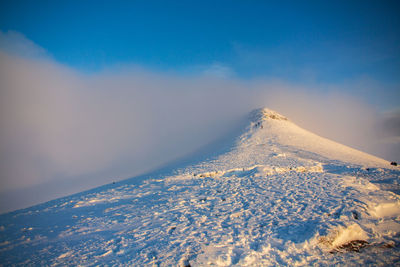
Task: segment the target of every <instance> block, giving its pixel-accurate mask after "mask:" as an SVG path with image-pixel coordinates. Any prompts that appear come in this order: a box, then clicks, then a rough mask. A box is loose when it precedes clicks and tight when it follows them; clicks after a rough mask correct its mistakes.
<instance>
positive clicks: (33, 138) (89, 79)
mask: <svg viewBox="0 0 400 267" xmlns="http://www.w3.org/2000/svg"><path fill="white" fill-rule="evenodd" d="M18 38H19V39H18ZM0 39H1V38H0ZM2 39H4V36H3V37H2ZM16 39H17V41H16V42H18V43H20V44H21V43H22V44H23V43H24V42H27V41H26V40H24V39H23V38H21V37H18V36H17V38H16ZM1 42H3V44H4V43H6V44H7V45H2V46H0V48H1V51H0V116H1V117H0V153H1V154H0V159H1V160H0V170H1V180H0V203H1V205H0V212H4V211H9V210H12V209H16V208H21V207H27V206H29V205H32V204H35V203H39V202H42V201H46V200H50V199H52V198H55V197H59V196H63V195H66V194H70V193H73V192H79V191H82V190H85V189H88V188H91V187H94V186H98V185H101V184H105V183H110V182H112V181H115V180H121V179H125V178H129V177H133V176H135V175H139V174H141V173H144V172H146V171H149V170H152V169H155V168H157V167H158V166H160V165H162V164H165V163H167V162H169V161H171V160H174V159H176V158H179V157H182V156H184V155H186V154H188V153H191V152H193V151H195V150H196V149H199V148H201V147H202V146H204V145H205V144H208V143H209V142H211V141H213V140H215V139H216V138H219V137H221V136H223V135H225V134H226V133H227V132H228V131H229V130H230V129H231V128H232V127H234V125H235V123H237V122H238V120H239V119H241V118H242V117H243V116H244V115H246V114H247V113H248V112H250V111H251V110H252V109H254V108H258V107H263V106H267V107H270V108H272V109H275V110H277V111H278V112H280V113H282V114H284V115H286V116H288V117H289V118H290V119H291V120H292V121H294V122H296V123H297V124H299V125H301V126H303V127H304V128H306V129H308V130H311V131H313V132H315V133H317V134H319V135H322V136H324V137H328V138H331V139H333V140H335V141H339V142H341V143H344V144H346V145H349V146H351V147H355V148H358V149H361V150H363V151H366V152H369V153H372V154H375V155H378V156H381V157H383V158H386V159H388V160H399V159H400V157H399V143H400V140H399V128H400V127H399V125H400V123H399V121H400V120H399V118H400V114H399V112H387V113H383V114H381V113H379V112H378V111H377V110H375V108H374V107H373V106H371V105H369V104H367V103H366V102H365V100H364V99H362V98H359V97H355V96H352V95H351V94H343V93H337V92H339V91H340V90H335V88H334V87H332V86H330V88H329V89H327V90H322V89H323V88H319V86H322V85H315V84H314V85H310V86H298V85H295V84H291V83H288V82H285V81H283V80H276V79H271V78H269V79H253V80H241V79H239V78H235V76H234V75H232V74H230V75H229V76H227V75H225V74H226V73H227V70H226V69H223V70H224V71H223V73H224V75H220V73H221V68H215V65H213V66H211V67H210V68H209V69H206V70H202V71H199V72H194V73H185V74H182V73H179V72H157V71H152V70H148V69H145V68H142V67H140V66H135V65H124V66H111V67H109V68H108V69H105V70H102V71H98V72H95V73H90V74H88V73H82V72H80V71H78V70H74V69H72V68H70V67H67V66H65V65H62V64H60V63H58V62H56V61H55V60H54V59H52V58H51V57H50V56H48V55H44V52H43V49H40V48H37V47H35V45H34V44H33V43H31V42H30V43H29V42H27V44H26V45H22V46H21V45H20V47H23V50H24V51H25V52H24V53H20V52H18V51H17V52H16V51H14V50H13V49H14V46H12V45H9V41H7V42H5V41H4V40H3V41H1ZM1 42H0V44H1ZM36 50H37V51H39V52H40V56H37V55H38V53H35V51H36ZM215 70H216V71H215ZM320 89H321V90H320Z"/></svg>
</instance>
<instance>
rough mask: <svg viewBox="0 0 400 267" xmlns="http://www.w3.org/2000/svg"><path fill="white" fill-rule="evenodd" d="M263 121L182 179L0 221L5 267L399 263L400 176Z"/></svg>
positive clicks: (83, 197)
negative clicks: (38, 266) (230, 147)
mask: <svg viewBox="0 0 400 267" xmlns="http://www.w3.org/2000/svg"><path fill="white" fill-rule="evenodd" d="M262 118H265V119H262V120H261V123H260V124H258V122H260V121H251V122H250V125H249V128H248V131H247V132H246V133H245V134H243V135H242V136H241V137H240V138H239V139H238V141H237V143H236V145H235V146H233V147H232V149H231V151H230V152H228V153H225V154H223V155H220V156H219V157H217V158H215V159H213V160H208V161H204V162H201V163H199V164H197V165H193V166H188V167H187V168H184V169H180V170H177V171H176V173H174V174H173V175H171V174H170V175H165V176H160V177H149V178H148V179H146V180H144V181H141V182H137V183H135V182H132V181H127V182H123V183H117V184H113V185H109V186H106V187H102V188H99V189H97V190H93V191H91V192H88V193H83V194H80V195H75V196H71V197H67V198H63V199H58V200H55V201H52V202H49V203H46V204H43V205H41V206H36V207H33V208H30V209H26V210H22V211H18V212H14V213H9V214H5V215H1V216H0V264H1V265H54V266H65V265H85V266H97V265H124V266H177V265H179V266H189V265H190V266H296V265H297V266H310V265H337V264H338V265H350V266H351V265H353V266H360V265H365V264H368V265H371V264H372V265H394V264H396V263H398V262H399V260H400V197H399V196H398V195H397V194H395V193H394V192H397V191H396V190H398V187H397V186H398V184H399V176H400V175H399V174H400V172H399V171H398V170H397V169H395V168H385V166H386V165H385V164H386V162H385V161H382V160H380V159H377V158H375V157H373V156H370V155H367V154H364V153H362V152H357V153H355V152H354V153H353V151H354V150H352V149H349V148H347V147H345V146H342V147H340V146H338V144H336V143H333V142H332V143H333V144H334V145H332V143H330V141H329V140H326V139H322V138H320V137H318V136H315V135H313V134H311V133H308V132H307V131H304V130H302V129H300V128H298V127H297V126H295V125H294V124H292V123H291V122H290V121H288V120H277V119H272V118H271V117H268V116H267V117H265V116H264V115H263V117H262ZM261 126H263V127H261ZM299 140H302V142H301V144H299V143H298V142H299ZM335 148H337V149H336V150H335ZM323 149H326V150H323ZM324 153H327V154H332V155H333V156H332V155H324ZM329 156H330V157H329ZM348 158H350V159H351V161H350V162H346V161H345V160H344V159H348ZM375 165H377V166H376V167H370V166H375ZM388 165H389V164H388ZM389 166H390V165H389ZM382 185H385V186H384V188H383V187H382ZM383 189H384V190H383Z"/></svg>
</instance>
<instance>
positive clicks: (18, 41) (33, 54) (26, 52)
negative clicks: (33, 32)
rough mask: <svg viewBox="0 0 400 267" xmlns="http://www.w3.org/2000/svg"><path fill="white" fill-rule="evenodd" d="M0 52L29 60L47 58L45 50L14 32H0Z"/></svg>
mask: <svg viewBox="0 0 400 267" xmlns="http://www.w3.org/2000/svg"><path fill="white" fill-rule="evenodd" d="M0 50H1V51H3V52H6V53H8V54H13V55H18V56H23V57H29V58H38V57H47V56H49V55H48V53H47V52H46V50H45V49H43V48H42V47H40V46H38V45H37V44H35V43H34V42H32V41H31V40H29V39H28V38H26V37H25V36H24V35H23V34H21V33H19V32H16V31H7V32H2V31H0Z"/></svg>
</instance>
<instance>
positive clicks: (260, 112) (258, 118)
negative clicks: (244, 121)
mask: <svg viewBox="0 0 400 267" xmlns="http://www.w3.org/2000/svg"><path fill="white" fill-rule="evenodd" d="M250 119H251V121H253V122H262V121H266V120H280V121H288V118H286V117H285V116H283V115H281V114H279V113H278V112H276V111H274V110H271V109H268V108H258V109H255V110H253V111H252V112H251V113H250Z"/></svg>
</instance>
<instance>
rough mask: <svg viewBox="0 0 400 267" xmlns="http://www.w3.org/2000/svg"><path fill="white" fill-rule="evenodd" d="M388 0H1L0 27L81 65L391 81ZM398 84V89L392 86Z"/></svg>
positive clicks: (397, 66)
mask: <svg viewBox="0 0 400 267" xmlns="http://www.w3.org/2000/svg"><path fill="white" fill-rule="evenodd" d="M399 6H400V5H399V4H398V3H397V2H396V1H307V2H306V3H304V2H301V1H197V2H194V1H3V2H2V3H1V16H0V29H1V30H2V31H8V30H14V31H17V32H20V33H22V34H24V35H25V36H26V37H27V38H28V39H30V40H32V41H33V42H35V43H36V44H38V45H39V46H41V47H43V48H44V49H45V50H46V51H47V52H48V53H49V54H50V55H51V56H53V57H54V58H55V59H56V60H57V61H59V62H61V63H64V64H67V65H69V66H72V67H75V68H78V69H80V70H83V71H96V70H99V69H103V68H106V67H109V66H113V65H118V64H136V65H140V66H143V67H146V68H149V69H155V70H161V71H165V70H167V71H171V70H172V71H179V72H182V73H184V72H189V73H191V72H192V71H196V70H198V69H202V68H206V67H207V66H212V65H217V66H223V67H224V69H225V70H229V74H230V75H233V74H234V75H235V76H237V77H239V78H243V79H248V78H254V77H274V78H283V79H287V80H291V81H295V82H304V81H305V82H308V81H310V80H312V81H317V82H328V83H332V82H333V83H338V82H343V81H346V80H349V79H355V78H358V77H361V76H368V77H369V78H372V79H375V80H378V81H382V82H385V83H398V82H399V80H400V47H399V44H400V19H399V17H400V16H398V14H399V11H400V8H399ZM397 89H398V88H397Z"/></svg>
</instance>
